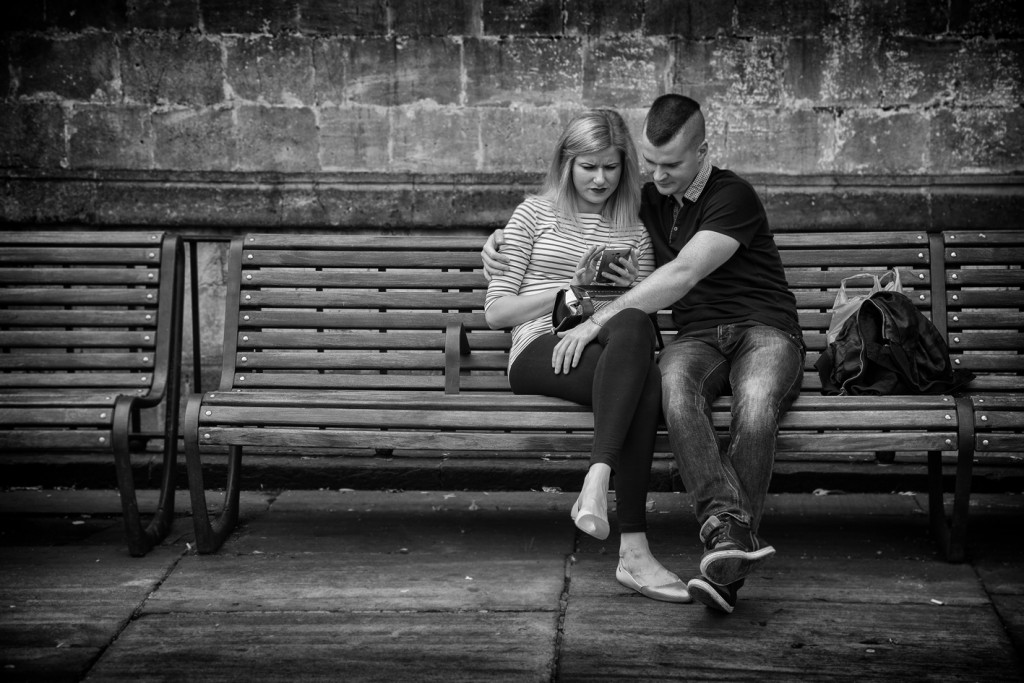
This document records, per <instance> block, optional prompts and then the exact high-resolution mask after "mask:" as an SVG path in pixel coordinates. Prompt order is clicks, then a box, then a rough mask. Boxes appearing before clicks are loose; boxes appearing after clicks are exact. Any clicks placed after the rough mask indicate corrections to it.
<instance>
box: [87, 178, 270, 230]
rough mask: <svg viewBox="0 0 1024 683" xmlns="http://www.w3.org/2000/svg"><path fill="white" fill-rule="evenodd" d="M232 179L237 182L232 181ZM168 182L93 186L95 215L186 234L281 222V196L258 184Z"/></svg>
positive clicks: (131, 181)
mask: <svg viewBox="0 0 1024 683" xmlns="http://www.w3.org/2000/svg"><path fill="white" fill-rule="evenodd" d="M234 179H235V180H237V177H235V178H234ZM202 180H204V181H205V182H173V181H172V180H168V181H167V182H159V181H154V179H152V178H149V177H147V178H135V179H131V178H129V179H128V180H126V181H124V182H119V181H113V180H107V181H104V182H100V183H97V184H96V197H95V216H94V221H95V222H96V223H98V224H101V225H103V224H107V225H157V226H167V225H180V226H185V227H186V228H187V229H189V230H194V229H196V228H197V227H200V226H216V227H217V229H218V231H221V230H225V229H229V228H232V227H235V228H241V229H245V230H251V229H254V228H261V227H267V228H270V227H277V226H279V225H280V223H281V210H280V197H279V193H278V192H277V191H276V188H274V187H273V186H270V187H269V188H268V186H267V185H266V184H262V183H257V182H256V179H246V180H247V182H241V183H238V182H217V181H218V180H219V178H216V177H214V178H210V177H206V178H202Z"/></svg>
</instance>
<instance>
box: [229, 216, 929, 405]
mask: <svg viewBox="0 0 1024 683" xmlns="http://www.w3.org/2000/svg"><path fill="white" fill-rule="evenodd" d="M483 240H484V237H482V236H481V237H465V236H441V235H416V236H402V235H395V236H393V237H377V236H365V237H363V236H352V235H278V234H271V235H263V234H260V235H247V236H244V237H240V238H237V239H236V240H235V241H234V242H233V243H232V247H231V252H230V257H229V260H230V264H229V289H228V300H227V311H228V315H227V319H226V334H225V354H224V367H223V373H222V380H221V387H220V388H221V390H225V389H232V388H246V387H276V388H279V389H286V388H296V389H309V388H317V387H321V388H325V389H329V388H338V389H341V388H360V389H372V388H404V389H427V390H434V389H436V390H443V389H444V387H445V379H444V368H445V344H446V340H445V334H446V325H447V324H449V323H451V322H459V323H462V324H463V325H464V326H465V329H466V332H467V336H468V337H469V339H470V347H471V348H472V353H470V354H469V355H468V356H465V357H464V358H463V359H462V361H461V368H462V376H461V377H460V378H459V384H460V386H459V388H460V390H462V391H481V390H487V391H503V390H507V388H508V384H507V380H506V378H505V374H504V371H505V368H506V364H507V352H508V347H509V344H510V340H511V335H510V334H509V333H508V332H507V331H493V330H489V329H488V328H487V324H486V322H485V321H484V316H483V302H484V294H485V292H486V288H487V283H486V280H485V278H484V276H483V273H482V269H481V265H480V256H479V253H480V248H481V245H482V244H483ZM777 242H778V245H779V249H780V253H781V255H782V259H783V262H784V264H785V266H786V272H787V277H788V279H789V283H790V286H791V288H792V289H793V291H794V292H795V294H796V298H797V306H798V309H799V319H800V325H801V327H802V329H803V330H804V339H805V342H806V344H807V347H808V357H807V369H808V372H807V373H806V375H805V380H804V383H805V387H804V388H805V390H810V391H816V390H817V389H818V388H820V381H819V379H818V377H817V373H816V372H815V371H814V369H813V363H814V361H815V360H816V358H817V356H818V353H819V352H820V351H821V350H822V349H823V348H824V347H825V333H826V331H827V329H828V325H829V321H830V319H831V313H830V309H831V307H832V305H833V303H834V301H835V296H836V292H837V290H838V288H839V284H840V281H841V280H842V279H843V278H846V277H849V276H851V275H856V274H858V273H862V272H873V273H876V274H881V273H882V272H884V271H885V270H886V269H888V268H898V269H899V271H900V273H901V279H902V282H903V287H904V292H905V293H906V294H907V295H908V296H909V297H910V298H911V299H912V300H913V301H914V302H915V304H916V305H917V306H918V308H919V309H920V310H921V311H922V312H923V313H924V314H925V315H926V316H929V317H930V314H931V307H932V301H933V296H934V293H933V290H934V288H935V287H936V285H937V282H936V280H937V281H938V284H941V280H942V277H941V266H939V271H940V274H939V275H938V276H936V274H935V273H934V272H933V271H934V268H935V262H936V261H941V254H942V252H941V249H942V245H941V242H939V243H938V244H937V245H936V244H934V243H932V244H930V241H929V236H928V235H927V234H925V233H923V232H879V233H832V234H822V233H785V234H780V235H778V236H777ZM936 248H937V249H938V252H937V253H938V257H939V258H936V252H935V251H934V249H936ZM862 284H863V283H858V282H851V283H850V286H849V288H848V289H849V291H850V293H851V294H857V293H858V292H862V291H864V290H863V289H862V288H861V286H862ZM658 318H659V324H660V326H661V328H662V331H663V333H664V334H665V336H666V338H670V336H671V334H672V331H673V324H672V320H671V317H670V316H669V315H668V314H667V313H664V312H663V313H661V314H660V315H659V316H658Z"/></svg>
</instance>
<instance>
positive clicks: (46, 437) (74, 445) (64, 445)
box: [0, 429, 111, 452]
mask: <svg viewBox="0 0 1024 683" xmlns="http://www.w3.org/2000/svg"><path fill="white" fill-rule="evenodd" d="M110 438H111V433H110V431H109V430H99V429H97V430H92V429H58V430H49V429H33V430H30V431H28V430H18V431H8V430H5V429H0V450H3V451H6V452H14V451H19V450H25V451H40V450H54V451H64V450H68V451H70V450H75V451H80V450H92V451H94V450H98V449H106V448H109V447H110Z"/></svg>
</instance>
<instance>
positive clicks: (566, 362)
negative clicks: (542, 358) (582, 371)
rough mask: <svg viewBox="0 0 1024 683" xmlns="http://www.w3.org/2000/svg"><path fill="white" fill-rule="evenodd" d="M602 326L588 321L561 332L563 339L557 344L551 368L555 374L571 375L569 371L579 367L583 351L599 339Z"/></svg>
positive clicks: (559, 334) (552, 355)
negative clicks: (598, 335)
mask: <svg viewBox="0 0 1024 683" xmlns="http://www.w3.org/2000/svg"><path fill="white" fill-rule="evenodd" d="M600 331H601V326H600V325H598V324H597V323H593V322H591V321H589V320H586V321H584V322H582V323H580V324H579V325H577V326H576V327H574V328H572V329H571V330H568V331H566V332H559V333H558V336H559V337H561V339H560V340H559V341H558V343H557V344H555V349H554V351H553V352H552V353H551V367H552V369H554V371H555V374H556V375H559V374H563V373H564V374H569V371H570V370H572V369H573V368H574V367H576V366H577V365H579V362H580V358H582V357H583V349H584V348H585V347H586V345H587V344H589V343H590V342H592V341H594V340H595V339H597V334H598V333H599V332H600Z"/></svg>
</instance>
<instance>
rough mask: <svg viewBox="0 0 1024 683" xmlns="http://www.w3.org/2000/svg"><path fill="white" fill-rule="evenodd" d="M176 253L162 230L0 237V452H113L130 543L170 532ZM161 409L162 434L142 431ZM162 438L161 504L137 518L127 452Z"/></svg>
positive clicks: (178, 303) (178, 308) (149, 541)
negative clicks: (144, 414)
mask: <svg viewBox="0 0 1024 683" xmlns="http://www.w3.org/2000/svg"><path fill="white" fill-rule="evenodd" d="M183 272H184V252H183V250H182V246H181V241H180V240H179V239H178V238H177V237H175V236H171V235H166V234H164V233H160V232H123V233H122V232H74V231H50V232H34V231H24V232H2V233H0V451H2V452H4V453H15V452H25V451H32V452H40V451H44V452H45V451H50V452H54V451H105V452H109V453H111V454H113V456H114V462H115V465H116V471H117V483H118V488H119V491H120V494H121V506H122V509H123V513H124V521H125V531H126V534H127V541H128V548H129V551H130V552H131V554H132V555H136V556H139V555H144V554H145V553H146V552H147V551H148V550H149V549H150V548H151V547H152V546H153V545H154V544H156V543H158V542H159V541H160V540H161V539H162V538H163V537H164V536H165V535H166V534H167V531H168V530H169V528H170V525H171V521H172V518H173V515H174V474H175V461H176V457H177V456H176V454H177V429H178V412H179V397H180V389H179V385H180V374H181V326H182V313H183V291H184V290H183V283H184V278H183ZM149 408H157V409H158V410H160V411H162V417H163V422H164V428H163V432H160V433H145V432H142V431H141V430H140V415H141V413H140V411H141V410H143V409H149ZM153 437H156V438H162V439H163V444H164V450H163V471H162V483H161V488H160V497H159V503H158V505H157V509H156V511H155V513H154V515H153V517H152V518H151V520H150V521H149V522H148V524H144V523H143V522H142V520H141V518H140V514H139V506H138V502H137V498H136V494H135V484H134V480H133V477H132V467H131V451H132V450H133V448H134V449H140V448H141V447H142V445H144V443H145V441H146V440H147V439H149V438H153Z"/></svg>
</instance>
